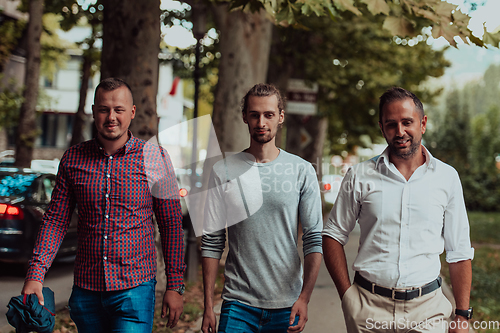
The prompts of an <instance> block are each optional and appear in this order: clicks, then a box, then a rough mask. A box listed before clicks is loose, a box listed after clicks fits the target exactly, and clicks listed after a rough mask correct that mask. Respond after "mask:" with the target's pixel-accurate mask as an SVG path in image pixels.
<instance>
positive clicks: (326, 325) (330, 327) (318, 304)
mask: <svg viewBox="0 0 500 333" xmlns="http://www.w3.org/2000/svg"><path fill="white" fill-rule="evenodd" d="M358 244H359V228H358V226H356V228H355V229H354V230H353V232H352V233H351V235H350V236H349V242H348V243H347V244H346V245H345V247H344V251H345V253H346V257H347V266H348V268H349V276H350V277H351V280H352V278H353V277H354V273H353V271H352V263H353V262H354V259H355V258H356V255H357V253H358ZM443 292H444V294H445V295H446V297H448V299H450V300H451V303H452V304H455V301H454V298H453V294H452V292H451V289H450V287H449V286H448V285H446V284H444V285H443ZM220 305H221V302H219V304H218V305H217V306H216V307H215V313H217V314H218V313H220ZM308 315H309V320H308V322H307V324H306V327H305V329H304V331H303V332H304V333H332V332H335V333H347V330H346V327H345V323H344V315H343V313H342V307H341V304H340V298H339V295H338V293H337V289H336V288H335V284H334V283H333V281H332V279H331V277H330V274H329V273H328V270H327V269H326V266H325V263H324V261H322V263H321V268H320V271H319V275H318V280H317V281H316V285H315V287H314V291H313V293H312V296H311V301H310V302H309V307H308ZM217 322H218V318H217ZM194 332H201V318H200V319H199V320H198V321H197V322H196V324H195V326H194V327H193V329H192V330H188V331H187V332H186V333H194ZM470 332H471V333H473V332H474V331H473V330H472V329H471V331H470Z"/></svg>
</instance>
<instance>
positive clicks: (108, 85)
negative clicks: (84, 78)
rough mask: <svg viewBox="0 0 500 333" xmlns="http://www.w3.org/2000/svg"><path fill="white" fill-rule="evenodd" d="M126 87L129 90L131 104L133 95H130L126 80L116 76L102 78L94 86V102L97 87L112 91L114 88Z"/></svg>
mask: <svg viewBox="0 0 500 333" xmlns="http://www.w3.org/2000/svg"><path fill="white" fill-rule="evenodd" d="M123 86H125V87H127V89H128V91H130V95H131V96H132V104H133V95H132V89H131V88H130V86H129V85H128V83H127V82H125V81H123V80H122V79H119V78H116V77H108V78H107V79H104V80H102V81H101V82H100V83H99V84H98V85H97V87H96V88H95V93H94V104H95V101H96V98H97V92H98V91H99V89H102V90H105V91H113V90H116V89H118V88H120V87H123Z"/></svg>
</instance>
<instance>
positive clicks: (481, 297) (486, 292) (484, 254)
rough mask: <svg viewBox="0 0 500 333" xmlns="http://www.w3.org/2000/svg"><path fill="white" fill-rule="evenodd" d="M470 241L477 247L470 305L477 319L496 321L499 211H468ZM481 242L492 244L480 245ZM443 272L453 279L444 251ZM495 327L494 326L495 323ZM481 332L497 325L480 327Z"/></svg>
mask: <svg viewBox="0 0 500 333" xmlns="http://www.w3.org/2000/svg"><path fill="white" fill-rule="evenodd" d="M469 223H470V230H471V241H472V243H473V247H474V248H475V253H474V259H473V260H472V290H471V300H470V305H471V306H472V307H473V308H474V318H473V320H474V321H485V322H488V321H497V322H498V313H499V311H500V279H498V275H499V274H500V260H499V259H500V252H499V251H498V246H499V245H500V237H499V234H498V228H500V213H484V212H469ZM480 243H487V244H492V245H491V246H488V245H480ZM441 262H442V263H443V269H442V270H441V274H442V275H443V276H444V278H445V280H446V281H447V282H448V283H450V276H449V271H448V269H447V265H445V264H444V263H445V255H444V253H443V255H441ZM492 328H494V327H492ZM478 332H481V333H490V332H491V333H493V332H498V329H496V330H495V329H489V330H488V329H479V330H478Z"/></svg>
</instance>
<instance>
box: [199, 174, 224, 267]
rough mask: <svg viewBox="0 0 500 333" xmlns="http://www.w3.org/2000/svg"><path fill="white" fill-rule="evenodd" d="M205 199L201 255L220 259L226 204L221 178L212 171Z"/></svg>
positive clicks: (222, 247)
mask: <svg viewBox="0 0 500 333" xmlns="http://www.w3.org/2000/svg"><path fill="white" fill-rule="evenodd" d="M208 184H209V185H208V187H209V190H208V191H207V198H206V201H205V211H204V220H203V235H202V236H201V256H202V257H206V258H215V259H220V258H221V257H222V253H223V252H224V248H225V246H226V229H225V225H226V215H227V214H226V205H225V203H224V189H223V185H222V184H221V180H220V179H219V178H218V177H217V175H216V173H215V172H214V171H212V173H211V174H210V179H209V182H208Z"/></svg>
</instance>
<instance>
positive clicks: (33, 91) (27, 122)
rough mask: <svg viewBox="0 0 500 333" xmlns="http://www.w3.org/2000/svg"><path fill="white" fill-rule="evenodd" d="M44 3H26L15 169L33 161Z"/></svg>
mask: <svg viewBox="0 0 500 333" xmlns="http://www.w3.org/2000/svg"><path fill="white" fill-rule="evenodd" d="M42 16H43V0H31V1H30V3H29V22H28V31H27V38H26V42H27V49H26V51H27V59H26V74H25V79H24V84H25V90H24V94H23V96H24V102H23V104H22V105H21V110H20V114H19V126H18V128H17V136H16V162H15V164H16V166H19V167H29V166H30V165H31V160H32V158H33V148H34V146H35V139H36V136H37V134H38V131H37V128H36V103H37V98H38V84H39V83H38V81H39V77H40V49H41V45H40V36H41V34H42Z"/></svg>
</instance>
